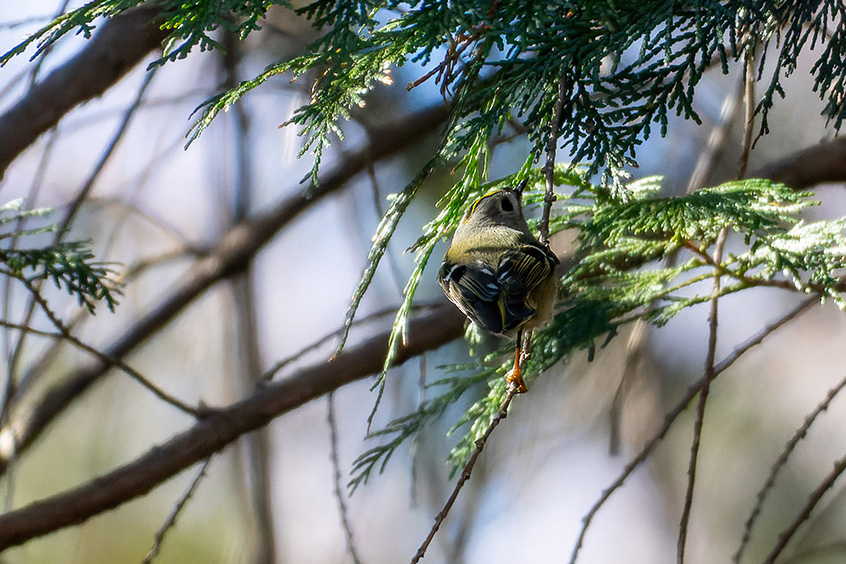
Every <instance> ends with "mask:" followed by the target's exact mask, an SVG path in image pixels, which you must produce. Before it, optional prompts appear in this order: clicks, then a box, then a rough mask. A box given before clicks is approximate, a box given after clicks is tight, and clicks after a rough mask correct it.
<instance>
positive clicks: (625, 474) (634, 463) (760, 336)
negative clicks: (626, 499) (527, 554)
mask: <svg viewBox="0 0 846 564" xmlns="http://www.w3.org/2000/svg"><path fill="white" fill-rule="evenodd" d="M818 302H819V297H818V296H815V297H812V298H809V299H807V300H805V301H804V302H802V303H801V304H800V305H799V306H797V307H796V308H794V309H793V310H791V311H790V312H789V313H787V314H786V315H784V316H783V317H781V318H780V319H778V320H777V321H775V322H773V323H771V324H770V325H768V326H766V327H765V328H763V329H762V330H761V331H759V332H758V333H756V334H755V335H754V336H752V337H750V338H749V339H748V340H746V341H744V342H743V343H742V344H740V345H738V346H737V347H735V349H734V350H733V351H732V352H731V354H729V355H728V356H727V357H726V358H724V359H723V360H722V361H720V362H719V363H718V364H716V365H715V366H714V377H715V378H716V377H717V376H718V375H720V374H721V373H723V372H725V371H726V370H727V369H728V368H729V367H730V366H731V365H732V364H734V363H735V362H736V361H737V359H739V358H740V357H741V356H742V355H743V354H745V353H746V352H747V351H749V350H750V349H752V348H753V347H756V346H757V345H759V344H761V342H762V341H763V340H764V339H765V338H767V337H768V336H769V335H771V334H772V333H774V332H775V331H776V330H778V329H780V328H781V327H783V326H784V325H786V324H787V323H789V322H790V321H792V320H794V319H796V318H797V317H798V316H799V315H800V314H802V313H803V312H805V311H807V310H808V309H810V307H811V306H812V305H813V304H815V303H818ZM703 382H704V377H703V378H701V379H700V380H699V381H698V382H696V383H695V384H693V385H692V386H690V387H689V388H688V390H687V393H686V394H685V395H684V397H683V398H682V399H681V401H679V403H678V404H676V407H675V408H673V410H672V411H670V412H669V413H667V415H666V416H665V417H664V424H663V425H662V426H661V428H660V429H659V430H658V432H657V433H656V434H655V436H654V437H653V438H652V440H650V441H649V442H648V443H647V444H646V445H645V446H644V447H643V448H642V449H641V450H640V452H638V453H637V455H636V456H635V457H634V458H633V459H632V460H631V462H629V463H628V464H627V465H626V467H625V468H624V469H623V471H622V472H621V473H620V475H619V476H618V477H617V479H616V480H614V481H613V482H612V483H611V484H610V485H609V486H608V487H607V488H606V489H605V490H603V491H602V494H601V495H600V497H599V499H598V500H597V501H596V502H595V503H594V504H593V505H592V506H591V508H590V509H589V510H588V512H587V513H586V514H585V516H584V517H583V518H582V528H581V530H580V531H579V536H578V538H577V539H576V544H575V546H574V547H573V552H572V553H571V554H570V562H569V564H575V563H576V560H577V559H578V557H579V551H580V550H581V548H582V545H583V544H584V541H585V537H586V536H587V531H588V529H589V528H590V525H591V523H592V522H593V518H594V517H595V516H596V514H597V513H598V512H599V510H600V509H601V508H602V507H603V506H604V505H605V502H607V501H608V500H609V499H610V498H611V494H613V493H614V492H615V491H617V490H618V489H620V487H621V486H622V485H623V484H624V483H625V481H626V480H627V479H628V478H629V476H631V475H632V473H633V472H634V471H635V470H636V469H637V467H638V466H640V465H641V464H642V463H643V462H644V461H645V460H646V459H647V458H649V455H650V454H652V451H653V450H654V449H655V447H656V446H658V443H660V442H661V441H662V440H663V439H664V437H665V436H666V435H667V433H668V432H669V430H670V427H672V425H673V423H674V422H675V420H676V419H677V418H678V416H679V415H681V414H682V412H683V411H684V410H685V409H686V408H687V406H688V404H689V403H690V402H691V401H692V400H693V399H694V398H695V397H696V396H697V395H698V394H699V390H700V389H701V388H702V384H703Z"/></svg>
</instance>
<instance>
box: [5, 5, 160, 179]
mask: <svg viewBox="0 0 846 564" xmlns="http://www.w3.org/2000/svg"><path fill="white" fill-rule="evenodd" d="M159 12H160V8H159V7H157V6H152V5H151V6H144V7H141V8H135V9H132V10H127V11H126V12H124V13H122V14H120V15H118V16H115V17H114V18H112V19H111V20H109V21H108V22H106V23H105V24H103V26H102V27H101V28H100V31H99V33H97V34H96V35H95V36H94V37H93V38H92V39H91V40H90V41H89V42H88V43H87V44H86V46H85V48H84V49H83V50H82V51H80V53H79V54H78V55H76V56H75V57H74V58H73V59H71V60H70V61H68V62H67V63H65V64H64V65H62V66H61V67H59V68H58V69H56V70H55V71H53V72H52V73H51V74H50V75H49V76H48V77H47V78H45V79H44V80H43V81H41V82H39V83H38V84H36V85H35V86H33V87H32V88H31V89H30V90H29V91H28V92H27V94H26V96H24V97H23V99H21V100H20V101H19V102H18V103H17V104H15V105H14V106H12V107H11V108H9V110H7V111H6V112H5V113H4V114H3V115H0V132H2V135H0V179H2V177H3V175H4V174H5V172H6V169H7V168H8V167H9V165H10V164H11V163H12V161H14V160H15V159H16V158H17V157H18V155H20V154H21V153H22V152H23V151H24V150H25V149H26V148H27V147H29V146H30V145H31V144H32V143H34V142H35V140H36V139H38V137H39V136H40V135H41V134H42V133H44V132H45V131H47V130H49V129H50V128H51V127H53V126H54V125H56V124H57V123H58V122H59V120H61V119H62V118H63V117H64V116H65V114H67V113H68V112H69V111H71V110H72V109H73V108H75V107H76V106H78V105H79V104H82V103H83V102H87V101H88V100H91V99H92V98H96V97H97V96H100V95H101V94H103V92H105V91H106V90H108V89H109V88H110V87H111V86H113V85H114V84H116V83H117V82H118V81H119V80H120V79H121V78H122V77H123V76H124V75H125V74H126V73H127V72H129V71H130V70H131V69H132V68H134V67H135V66H136V65H137V64H138V63H140V62H141V61H142V60H143V59H144V57H146V56H147V55H148V54H149V53H150V52H151V51H153V50H154V49H156V48H158V47H159V46H160V45H161V43H162V41H164V39H165V38H166V37H167V31H165V30H162V29H159V27H158V26H156V25H154V24H153V23H152V22H153V20H154V19H155V18H156V16H158V14H159Z"/></svg>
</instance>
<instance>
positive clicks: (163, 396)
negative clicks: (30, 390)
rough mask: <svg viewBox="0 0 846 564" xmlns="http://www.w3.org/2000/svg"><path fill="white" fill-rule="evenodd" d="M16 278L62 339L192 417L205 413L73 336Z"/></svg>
mask: <svg viewBox="0 0 846 564" xmlns="http://www.w3.org/2000/svg"><path fill="white" fill-rule="evenodd" d="M17 279H18V280H20V281H21V283H22V284H23V285H24V286H25V287H26V289H27V290H29V293H30V294H31V295H32V297H33V299H34V300H35V303H37V304H38V307H39V308H41V310H42V311H43V312H44V314H45V315H47V318H48V319H49V320H50V322H51V323H52V324H53V326H54V327H55V328H56V329H57V330H58V331H59V333H61V334H62V338H63V339H67V340H68V341H69V342H71V343H73V344H74V345H75V346H76V347H77V348H79V349H81V350H84V351H85V352H87V353H90V354H92V355H94V356H95V357H97V358H98V359H99V360H100V362H103V363H105V364H106V365H108V366H112V367H116V368H119V369H121V370H122V371H123V372H125V373H126V374H128V375H129V376H130V377H132V378H133V379H134V380H135V381H136V382H138V383H139V384H141V385H142V386H144V387H145V388H147V389H148V390H149V391H151V392H152V393H153V395H155V396H156V397H157V398H159V399H160V400H162V401H164V402H165V403H168V404H170V405H172V406H173V407H175V408H177V409H179V410H180V411H184V412H185V413H187V414H189V415H192V416H194V417H198V418H199V417H202V416H203V415H205V413H206V411H207V410H204V409H200V408H196V407H191V406H189V405H188V404H186V403H183V402H181V401H180V400H178V399H176V398H174V397H173V396H171V395H170V394H168V393H167V392H165V391H164V390H162V389H161V388H159V387H158V386H156V385H155V384H153V383H152V382H151V381H150V380H148V379H147V378H146V377H144V376H143V375H142V374H141V373H140V372H138V371H137V370H135V369H134V368H132V367H130V366H129V365H127V364H126V363H125V362H123V361H122V360H120V359H119V358H115V357H113V356H111V355H109V354H107V353H104V352H103V351H100V350H98V349H96V348H94V347H92V346H91V345H89V344H87V343H85V342H83V341H82V340H80V339H79V338H77V337H75V336H74V335H73V334H72V333H71V331H70V329H69V328H68V326H67V325H65V324H64V322H63V321H62V320H61V319H59V317H58V316H57V315H56V314H55V313H54V312H53V310H52V309H51V308H50V306H49V305H48V304H47V301H46V300H45V299H44V297H43V296H42V295H41V294H40V292H39V290H38V289H37V288H36V287H35V286H34V285H33V284H32V282H30V281H29V280H27V279H26V278H25V277H23V276H20V277H17Z"/></svg>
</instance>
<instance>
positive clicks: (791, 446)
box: [733, 377, 846, 563]
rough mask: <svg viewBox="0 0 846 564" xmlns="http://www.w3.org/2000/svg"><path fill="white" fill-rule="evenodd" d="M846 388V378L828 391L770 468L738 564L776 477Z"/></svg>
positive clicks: (736, 559) (737, 556)
mask: <svg viewBox="0 0 846 564" xmlns="http://www.w3.org/2000/svg"><path fill="white" fill-rule="evenodd" d="M844 388H846V377H844V378H843V379H842V380H840V382H838V384H837V385H836V386H834V387H833V388H832V389H830V390H829V391H828V394H826V396H825V398H824V399H823V401H821V402H820V403H819V404H818V405H817V407H816V408H814V410H813V411H812V412H811V413H809V414H808V416H807V417H805V421H804V422H803V423H802V426H801V427H799V428H798V429H797V430H796V433H794V435H793V437H791V438H790V440H789V441H787V444H786V445H785V446H784V449H783V450H782V451H781V454H780V455H779V457H778V459H777V460H776V461H775V463H774V464H773V466H772V468H770V474H769V476H767V480H766V481H765V482H764V485H763V486H762V487H761V489H760V491H758V495H757V496H756V497H755V506H754V507H753V508H752V512H751V513H750V514H749V518H748V519H747V520H746V524H745V525H744V528H743V538H742V539H741V540H740V546H739V547H738V548H737V552H735V553H734V557H733V560H734V562H736V563H739V562H740V560H741V558H743V552H744V551H745V549H746V546H747V545H748V543H749V539H750V538H751V537H752V528H753V527H754V526H755V522H756V521H757V519H758V516H759V515H760V513H761V508H762V507H763V505H764V500H765V499H766V498H767V495H768V494H769V492H770V490H771V489H772V487H773V486H774V485H775V480H776V476H777V475H778V473H779V472H780V471H781V469H782V468H783V467H784V465H785V464H787V461H788V460H789V458H790V455H791V454H792V453H793V451H794V450H795V449H796V446H797V445H798V444H799V441H801V440H802V439H804V438H805V436H806V435H807V434H808V430H809V429H810V428H811V425H813V424H814V421H816V419H817V417H819V416H820V414H822V412H824V411H826V410H827V409H828V407H829V406H830V405H831V402H832V401H834V398H835V397H837V394H839V393H840V392H841V391H842V390H843V389H844Z"/></svg>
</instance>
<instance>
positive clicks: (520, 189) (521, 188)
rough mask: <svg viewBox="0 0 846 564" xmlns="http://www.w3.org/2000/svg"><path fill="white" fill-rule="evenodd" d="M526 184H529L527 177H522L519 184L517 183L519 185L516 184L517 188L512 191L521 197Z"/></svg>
mask: <svg viewBox="0 0 846 564" xmlns="http://www.w3.org/2000/svg"><path fill="white" fill-rule="evenodd" d="M528 184H529V179H528V178H524V179H523V182H521V183H520V185H519V186H517V188H515V189H514V192H516V193H517V195H518V196H519V197H520V198H521V199H522V198H523V190H525V189H526V186H527V185H528Z"/></svg>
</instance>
